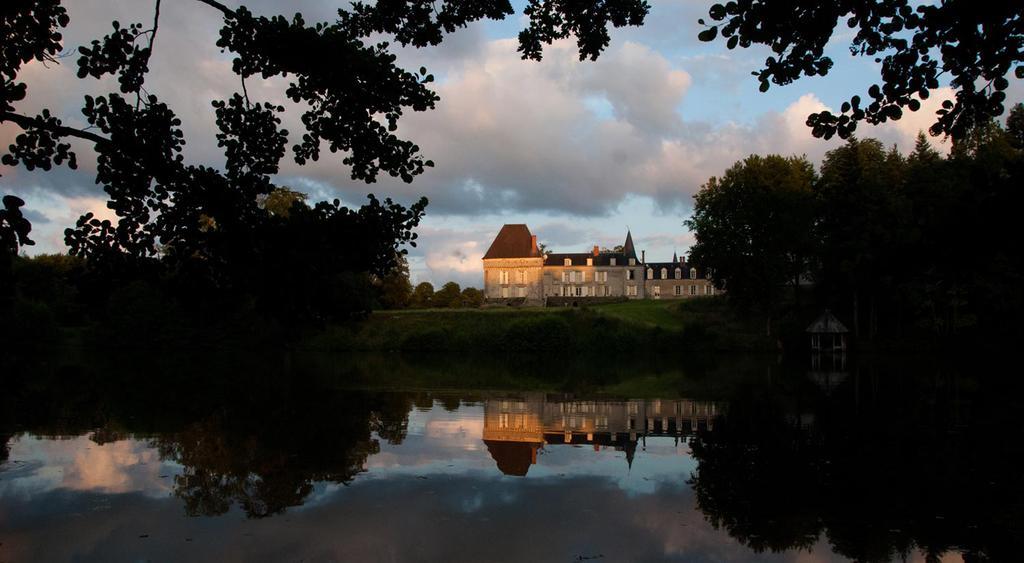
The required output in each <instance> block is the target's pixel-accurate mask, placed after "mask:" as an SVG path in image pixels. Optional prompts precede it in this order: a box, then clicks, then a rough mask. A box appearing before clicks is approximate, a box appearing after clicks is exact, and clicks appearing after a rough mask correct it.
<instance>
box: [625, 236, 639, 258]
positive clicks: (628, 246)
mask: <svg viewBox="0 0 1024 563" xmlns="http://www.w3.org/2000/svg"><path fill="white" fill-rule="evenodd" d="M622 253H623V254H625V255H626V258H636V247H635V246H633V233H631V232H629V231H626V242H624V243H623V244H622Z"/></svg>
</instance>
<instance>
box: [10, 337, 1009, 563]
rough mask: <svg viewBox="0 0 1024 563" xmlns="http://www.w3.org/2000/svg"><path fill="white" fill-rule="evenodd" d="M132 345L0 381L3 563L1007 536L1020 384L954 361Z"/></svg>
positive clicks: (571, 556) (920, 551)
mask: <svg viewBox="0 0 1024 563" xmlns="http://www.w3.org/2000/svg"><path fill="white" fill-rule="evenodd" d="M152 360H153V359H152V358H149V359H148V360H147V358H146V357H144V356H143V357H138V358H122V359H118V360H112V361H109V362H101V361H97V362H84V363H81V364H76V365H68V363H66V362H50V363H44V364H42V365H41V366H36V367H34V368H31V369H26V370H25V371H24V372H23V373H21V374H19V375H17V376H16V377H14V378H11V380H10V381H9V382H8V383H9V385H8V389H9V391H10V392H9V393H7V394H6V395H5V399H3V404H2V407H3V411H2V412H3V415H2V418H0V443H4V444H6V446H5V449H3V450H0V561H69V560H78V561H142V560H153V561H169V560H181V561H256V560H258V561H271V560H281V561H300V560H301V561H442V560H443V561H580V560H604V561H663V560H680V561H682V560H685V561H724V560H732V561H745V560H769V561H843V560H849V559H854V560H909V561H925V560H946V561H961V560H969V561H970V560H1012V559H1013V557H1014V554H1016V553H1019V550H1020V547H1021V543H1022V542H1021V541H1020V532H1021V529H1022V528H1021V514H1022V508H1021V507H1022V506H1024V495H1022V494H1021V493H1022V490H1024V487H1022V482H1021V476H1020V471H1019V468H1018V467H1017V466H1015V465H1014V464H1012V462H1011V461H1010V460H1012V459H1014V456H1016V455H1019V454H1020V453H1021V452H1020V450H1021V449H1022V448H1021V445H1020V444H1021V443H1022V442H1021V441H1020V437H1021V436H1020V434H1021V428H1020V424H1019V417H1017V414H1016V413H1019V412H1020V411H1019V407H1020V401H1019V400H1018V399H1016V397H1017V396H1019V395H1015V394H1013V393H1011V392H1010V391H1012V389H1013V387H1014V386H1013V385H1010V384H1008V383H1005V382H1004V381H1003V380H1001V379H995V380H993V379H992V378H985V377H982V378H979V377H976V376H969V375H965V374H964V370H963V369H960V368H955V367H952V366H950V365H945V366H940V367H936V366H935V365H930V366H925V365H922V364H921V363H920V362H917V361H913V362H894V363H891V364H888V363H885V362H882V363H871V364H870V365H854V364H853V363H852V362H851V363H850V365H839V366H838V369H831V368H830V369H829V370H828V371H822V369H821V367H820V365H818V364H814V365H812V364H810V363H807V369H805V367H804V364H803V363H796V364H795V365H785V364H780V363H779V362H778V360H777V359H775V358H745V359H742V361H736V360H735V359H734V360H732V361H723V362H708V363H703V364H698V365H695V366H687V367H685V368H684V367H681V366H679V365H678V364H679V362H676V361H673V360H671V359H670V360H667V361H666V360H664V359H662V360H657V361H654V360H651V361H649V360H635V361H630V362H626V363H625V364H624V365H618V364H616V363H610V362H596V363H595V362H587V361H584V360H579V361H578V362H577V365H576V366H575V368H566V367H565V364H564V363H554V362H552V363H550V364H549V363H548V361H547V359H539V360H537V361H534V362H527V363H519V362H516V361H510V360H507V359H505V360H502V361H494V359H484V360H471V359H465V358H460V359H439V360H422V359H402V358H379V357H368V358H337V357H324V356H313V355H303V354H298V355H289V356H287V357H274V358H252V357H248V358H241V359H239V358H224V357H219V358H200V357H193V358H185V359H177V360H166V361H164V360H161V361H158V362H156V363H147V362H152ZM812 368H813V369H812Z"/></svg>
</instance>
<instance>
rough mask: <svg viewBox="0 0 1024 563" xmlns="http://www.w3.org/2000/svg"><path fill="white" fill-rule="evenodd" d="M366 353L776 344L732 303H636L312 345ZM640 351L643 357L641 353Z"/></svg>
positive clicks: (373, 328)
mask: <svg viewBox="0 0 1024 563" xmlns="http://www.w3.org/2000/svg"><path fill="white" fill-rule="evenodd" d="M305 344H306V345H308V346H309V347H312V348H315V349H323V350H364V351H372V350H376V351H389V350H402V351H446V352H454V351H485V352H526V351H550V352H557V351H573V352H595V353H632V354H635V353H643V352H644V351H652V352H653V351H659V352H666V351H671V352H679V351H701V350H703V351H769V350H772V349H774V348H775V341H774V340H772V339H769V338H766V337H764V335H763V334H761V333H759V326H758V325H757V324H756V323H751V322H748V321H746V320H744V319H740V318H738V317H736V316H735V315H733V314H732V313H731V312H730V311H729V310H728V309H727V304H726V303H725V301H724V299H717V298H702V299H694V300H688V301H628V302H624V303H608V304H601V305H594V306H590V307H582V308H495V309H423V310H403V311H376V312H374V313H373V314H371V315H370V316H369V317H368V318H367V319H366V320H365V321H363V322H361V323H357V324H353V325H345V326H332V327H329V328H328V329H327V330H325V331H323V332H321V333H318V334H316V335H313V336H312V337H311V338H309V339H308V340H307V341H306V343H305ZM638 351H639V352H638Z"/></svg>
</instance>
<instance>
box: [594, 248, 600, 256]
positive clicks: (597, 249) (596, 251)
mask: <svg viewBox="0 0 1024 563" xmlns="http://www.w3.org/2000/svg"><path fill="white" fill-rule="evenodd" d="M600 253H601V249H600V248H599V247H598V246H597V245H594V256H597V255H598V254H600Z"/></svg>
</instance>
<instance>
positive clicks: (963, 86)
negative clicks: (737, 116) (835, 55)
mask: <svg viewBox="0 0 1024 563" xmlns="http://www.w3.org/2000/svg"><path fill="white" fill-rule="evenodd" d="M912 4H915V3H913V2H910V1H909V0H869V1H862V0H840V1H837V2H820V1H818V0H795V1H794V0H744V1H741V2H728V3H726V4H715V5H713V6H711V9H710V10H709V12H708V13H709V15H710V17H711V20H713V22H721V23H714V24H710V25H709V24H705V21H704V20H703V19H701V20H699V23H700V24H702V25H706V29H705V30H704V31H702V32H701V33H700V35H699V37H700V39H701V40H703V41H713V40H715V38H716V37H718V35H719V33H721V36H722V38H723V39H724V40H725V41H726V46H727V47H728V48H730V49H734V48H736V47H737V46H740V47H750V46H751V45H754V44H759V45H764V46H766V47H769V48H770V49H771V50H772V52H773V55H772V56H770V57H768V58H767V59H765V65H764V68H762V69H760V70H758V71H754V72H753V74H754V76H757V77H758V80H759V81H760V83H761V91H762V92H765V91H767V90H768V88H769V87H770V84H772V83H774V84H778V85H785V84H789V83H791V82H793V81H794V80H797V79H798V78H800V77H801V76H803V75H806V76H815V75H822V76H824V75H825V74H828V72H829V70H830V69H831V68H832V59H831V58H829V57H827V56H825V54H824V51H825V46H826V45H827V44H828V42H829V41H830V40H831V39H832V37H833V35H834V34H835V32H836V28H837V27H838V26H839V24H840V22H844V23H845V24H846V25H847V27H849V28H851V29H855V30H856V34H855V35H854V37H853V41H852V42H851V44H850V52H851V53H852V54H853V55H861V56H868V57H874V59H875V62H878V63H881V79H882V80H881V83H880V84H874V85H872V86H871V87H870V88H868V92H867V95H868V97H870V98H871V101H869V102H867V103H862V100H861V96H859V95H856V96H853V97H852V98H850V101H849V102H844V103H843V105H842V108H841V112H840V114H839V115H834V114H833V113H832V112H829V111H822V112H819V113H814V114H811V115H810V116H809V117H808V118H807V125H808V126H810V127H811V128H812V132H813V134H814V136H815V137H824V138H826V139H828V138H831V137H832V136H833V135H839V136H840V137H842V138H844V139H845V138H847V137H849V136H850V135H851V134H853V132H854V131H855V130H856V129H857V123H859V122H861V121H865V122H867V123H869V124H872V125H874V124H876V123H884V122H886V121H888V120H890V119H891V120H898V119H900V117H902V115H903V110H904V109H909V110H910V111H917V110H918V109H920V107H921V100H923V99H926V98H928V96H929V91H930V90H931V89H934V88H938V87H939V78H940V77H941V76H942V75H943V74H949V76H950V77H951V78H950V85H951V86H952V87H953V89H954V90H956V101H955V102H950V101H947V102H944V103H943V107H942V109H940V110H938V112H936V113H937V114H938V118H937V119H936V121H935V124H934V125H932V127H931V133H932V134H933V135H941V134H947V135H952V136H953V137H961V136H963V135H964V134H966V133H967V132H968V131H970V130H971V129H972V128H973V127H975V126H976V125H978V124H983V123H985V122H987V121H988V120H989V119H990V118H992V117H995V116H999V115H1002V113H1003V110H1004V106H1003V103H1004V102H1005V100H1006V92H1005V90H1006V88H1007V87H1008V86H1009V81H1008V80H1007V76H1008V75H1009V74H1010V71H1011V70H1013V72H1014V74H1015V75H1016V77H1017V78H1024V65H1022V63H1024V8H1022V7H1021V5H1020V4H1019V3H1014V2H1000V3H994V4H986V5H985V6H984V7H980V6H978V4H977V3H975V2H970V1H968V0H946V1H943V2H939V3H938V4H937V5H929V4H920V5H916V6H914V5H912ZM844 20H845V21H844ZM1014 67H1015V68H1014Z"/></svg>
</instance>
